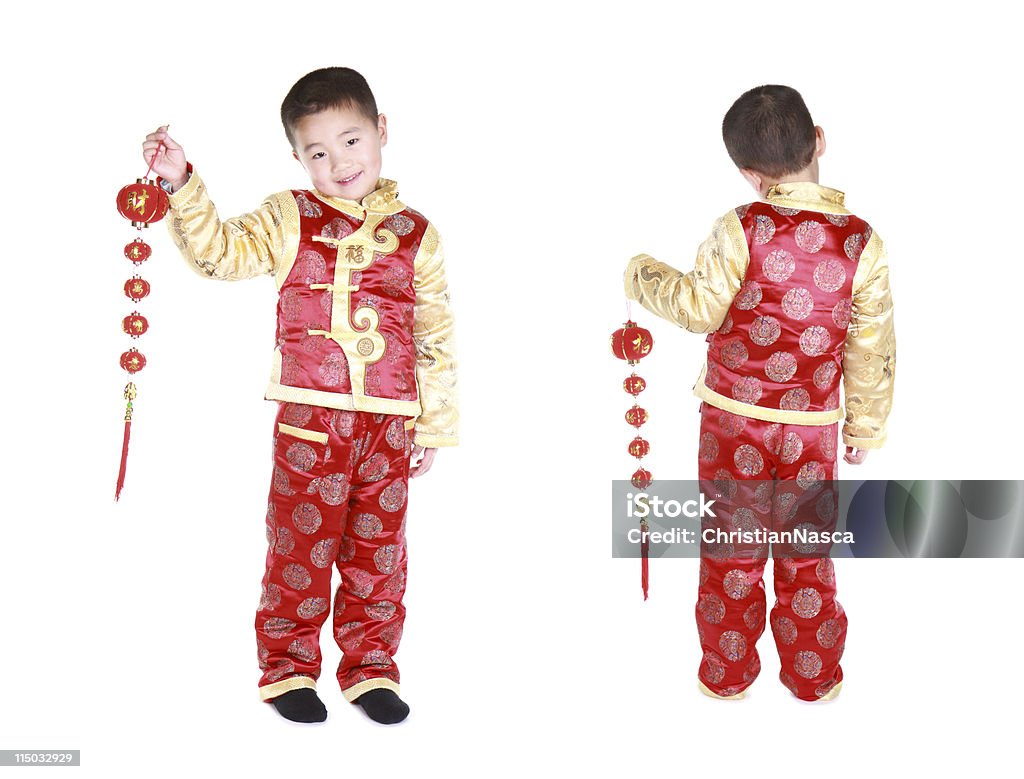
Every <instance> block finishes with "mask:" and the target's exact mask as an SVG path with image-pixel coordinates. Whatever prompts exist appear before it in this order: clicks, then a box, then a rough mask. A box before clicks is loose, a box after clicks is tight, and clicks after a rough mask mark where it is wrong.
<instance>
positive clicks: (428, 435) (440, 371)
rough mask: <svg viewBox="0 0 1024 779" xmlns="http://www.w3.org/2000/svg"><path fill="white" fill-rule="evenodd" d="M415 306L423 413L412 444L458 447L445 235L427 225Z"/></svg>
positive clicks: (415, 341)
mask: <svg viewBox="0 0 1024 779" xmlns="http://www.w3.org/2000/svg"><path fill="white" fill-rule="evenodd" d="M414 267H415V274H416V275H415V279H414V280H413V287H414V288H415V290H416V307H415V311H414V322H413V331H412V337H413V344H414V346H415V347H416V384H417V386H418V387H419V398H420V405H421V406H422V409H423V410H422V413H421V414H420V416H419V417H418V418H417V419H416V433H415V436H414V438H413V442H414V443H416V444H418V445H419V446H423V447H428V448H432V447H438V446H455V445H456V444H457V443H458V442H459V439H458V425H459V410H458V406H457V401H458V398H457V395H456V386H455V385H456V379H455V369H456V362H455V320H454V317H453V316H452V310H451V306H450V305H449V299H448V284H447V281H446V279H445V272H444V252H443V249H442V246H441V238H440V236H439V235H438V233H437V230H435V229H434V226H433V225H432V224H428V225H427V230H426V232H425V233H424V234H423V240H422V241H421V242H420V248H419V251H418V252H417V254H416V259H415V262H414Z"/></svg>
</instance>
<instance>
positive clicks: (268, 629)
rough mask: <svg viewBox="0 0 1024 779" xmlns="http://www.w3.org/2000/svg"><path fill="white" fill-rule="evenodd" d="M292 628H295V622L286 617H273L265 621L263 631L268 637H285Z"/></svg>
mask: <svg viewBox="0 0 1024 779" xmlns="http://www.w3.org/2000/svg"><path fill="white" fill-rule="evenodd" d="M292 630H295V622H294V621H292V620H290V619H285V618H284V617H271V618H270V619H268V620H267V621H266V622H264V623H263V632H264V633H266V634H267V637H268V638H274V639H277V638H284V636H285V635H286V634H287V633H289V632H291V631H292Z"/></svg>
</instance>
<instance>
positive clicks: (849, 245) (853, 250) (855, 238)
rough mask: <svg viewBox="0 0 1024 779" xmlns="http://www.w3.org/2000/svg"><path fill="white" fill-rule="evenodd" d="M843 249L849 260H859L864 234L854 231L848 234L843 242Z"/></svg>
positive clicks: (862, 248)
mask: <svg viewBox="0 0 1024 779" xmlns="http://www.w3.org/2000/svg"><path fill="white" fill-rule="evenodd" d="M843 251H845V252H846V256H847V257H849V258H850V259H851V260H854V261H856V260H859V259H860V253H861V252H862V251H864V236H863V235H861V234H860V233H854V234H853V235H851V236H849V237H848V238H847V239H846V240H845V241H844V242H843Z"/></svg>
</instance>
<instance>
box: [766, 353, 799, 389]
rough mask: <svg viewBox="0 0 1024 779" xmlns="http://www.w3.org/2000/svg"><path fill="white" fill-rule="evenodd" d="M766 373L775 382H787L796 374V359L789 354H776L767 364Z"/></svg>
mask: <svg viewBox="0 0 1024 779" xmlns="http://www.w3.org/2000/svg"><path fill="white" fill-rule="evenodd" d="M764 372H765V375H767V376H768V378H769V379H771V380H772V381H774V382H778V383H779V384H782V383H784V382H787V381H789V380H790V379H791V378H793V374H795V373H796V357H794V356H793V355H791V354H790V353H789V352H775V354H773V355H772V356H771V357H769V358H768V361H767V362H766V363H765V365H764Z"/></svg>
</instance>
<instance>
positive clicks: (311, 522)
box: [292, 503, 323, 536]
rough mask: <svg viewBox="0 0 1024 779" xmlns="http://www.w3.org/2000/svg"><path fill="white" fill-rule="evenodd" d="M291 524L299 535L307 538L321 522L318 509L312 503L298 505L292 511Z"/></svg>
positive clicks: (321, 518)
mask: <svg viewBox="0 0 1024 779" xmlns="http://www.w3.org/2000/svg"><path fill="white" fill-rule="evenodd" d="M292 522H293V523H294V524H295V527H296V528H297V529H298V531H299V532H300V533H305V534H306V535H307V536H308V535H312V534H313V533H315V532H316V531H317V530H318V529H319V528H320V524H321V523H322V522H323V517H322V516H320V509H318V508H317V507H316V506H314V505H313V504H312V503H300V504H299V505H297V506H296V507H295V509H294V510H293V511H292Z"/></svg>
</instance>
